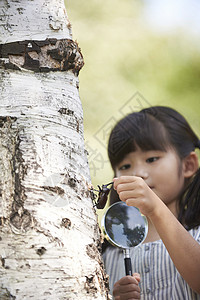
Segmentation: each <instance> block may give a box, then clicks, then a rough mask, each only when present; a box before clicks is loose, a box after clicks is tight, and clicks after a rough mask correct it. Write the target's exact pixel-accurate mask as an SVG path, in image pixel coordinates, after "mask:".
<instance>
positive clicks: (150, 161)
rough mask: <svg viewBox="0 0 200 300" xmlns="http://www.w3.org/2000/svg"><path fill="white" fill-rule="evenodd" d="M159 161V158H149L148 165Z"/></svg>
mask: <svg viewBox="0 0 200 300" xmlns="http://www.w3.org/2000/svg"><path fill="white" fill-rule="evenodd" d="M158 159H159V157H157V156H153V157H149V158H147V160H146V162H147V163H153V162H155V161H157V160H158Z"/></svg>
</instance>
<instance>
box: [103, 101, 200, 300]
mask: <svg viewBox="0 0 200 300" xmlns="http://www.w3.org/2000/svg"><path fill="white" fill-rule="evenodd" d="M195 148H200V141H199V139H198V137H197V136H196V134H195V133H194V132H193V130H192V129H191V127H190V126H189V124H188V123H187V121H186V120H185V119H184V117H183V116H181V115H180V114H179V113H178V112H176V111H175V110H173V109H171V108H168V107H161V106H156V107H150V108H146V109H143V110H142V111H140V112H134V113H131V114H130V115H128V116H126V117H125V118H124V119H122V120H121V121H119V123H118V124H117V125H116V126H115V127H114V129H113V130H112V132H111V134H110V138H109V143H108V155H109V159H110V162H111V166H112V168H113V170H114V176H115V177H116V178H114V189H115V191H116V192H117V194H118V196H119V198H120V200H122V201H124V202H126V204H127V205H132V206H136V207H138V208H139V209H140V211H141V213H142V214H144V215H145V216H146V217H147V219H148V226H149V230H148V235H147V238H146V240H145V242H144V243H143V244H142V245H140V246H138V247H135V248H131V259H132V265H133V270H134V272H137V273H136V274H134V275H133V276H132V277H131V276H124V266H123V253H122V251H121V250H120V249H117V248H111V247H107V248H106V250H105V252H104V255H103V256H104V261H105V268H106V271H107V273H108V274H109V275H110V288H111V290H112V289H113V295H114V299H115V300H122V299H123V300H126V299H145V300H146V299H149V300H152V299H155V300H165V299H167V300H182V299H186V300H190V299H200V245H199V244H200V169H199V166H198V157H197V154H196V153H195V151H194V150H195ZM115 191H113V192H112V194H111V203H113V194H114V192H115ZM114 201H118V200H117V199H116V195H115V200H114ZM139 282H140V283H139ZM113 285H114V288H113Z"/></svg>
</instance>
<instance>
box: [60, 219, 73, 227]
mask: <svg viewBox="0 0 200 300" xmlns="http://www.w3.org/2000/svg"><path fill="white" fill-rule="evenodd" d="M71 225H72V222H71V220H70V219H68V218H63V219H62V222H61V226H62V227H65V228H67V229H70V228H71Z"/></svg>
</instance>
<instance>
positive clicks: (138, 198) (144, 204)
mask: <svg viewBox="0 0 200 300" xmlns="http://www.w3.org/2000/svg"><path fill="white" fill-rule="evenodd" d="M114 188H115V189H116V190H117V192H118V194H119V197H120V199H121V200H122V201H125V202H126V204H127V205H132V206H136V207H138V208H139V209H140V211H141V213H143V214H144V215H146V216H148V217H149V218H150V220H151V221H152V223H153V224H154V226H155V228H156V230H157V232H158V234H159V236H160V238H161V239H162V241H163V243H164V244H165V247H166V249H167V250H168V252H169V255H170V257H171V259H172V260H173V263H174V265H175V266H176V268H177V270H178V271H179V273H180V274H181V276H182V277H183V278H184V279H185V281H186V282H187V283H188V284H189V286H190V287H191V288H192V289H193V290H194V291H196V292H197V293H200V245H199V244H198V243H197V241H195V240H194V239H193V237H192V236H191V235H190V234H189V233H188V232H187V230H186V229H185V228H184V227H183V226H182V225H181V224H180V222H179V221H178V220H177V219H176V217H175V216H174V215H173V214H172V212H171V211H170V210H169V209H168V207H167V206H166V205H165V204H164V203H163V202H162V200H161V199H160V198H159V197H158V196H157V195H156V194H155V193H154V192H153V191H152V190H151V189H150V188H149V187H148V186H147V184H146V183H145V182H144V180H143V179H142V178H140V177H135V176H123V177H119V178H117V179H114Z"/></svg>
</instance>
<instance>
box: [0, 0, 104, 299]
mask: <svg viewBox="0 0 200 300" xmlns="http://www.w3.org/2000/svg"><path fill="white" fill-rule="evenodd" d="M0 44H1V45H0V64H1V65H0V95H1V99H0V170H1V176H0V260H1V261H0V299H5V300H6V299H17V300H18V299H20V300H21V299H26V300H27V299H37V300H38V299H41V300H42V299H44V300H45V299H54V300H55V299H108V296H107V286H106V282H107V279H106V276H105V274H104V271H103V265H102V260H101V255H100V253H99V243H100V242H99V240H100V233H99V228H98V225H97V217H96V213H95V211H94V209H93V206H92V201H91V197H90V193H89V185H90V175H89V168H88V163H87V155H86V151H85V150H84V138H83V112H82V106H81V102H80V99H79V93H78V86H79V81H78V77H77V75H78V72H79V70H80V69H81V67H82V66H83V58H82V54H81V52H80V49H79V47H78V45H77V43H75V42H74V41H73V40H72V34H71V25H70V23H69V20H68V18H67V13H66V10H65V6H64V1H63V0H35V1H31V0H18V1H16V0H1V1H0Z"/></svg>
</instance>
